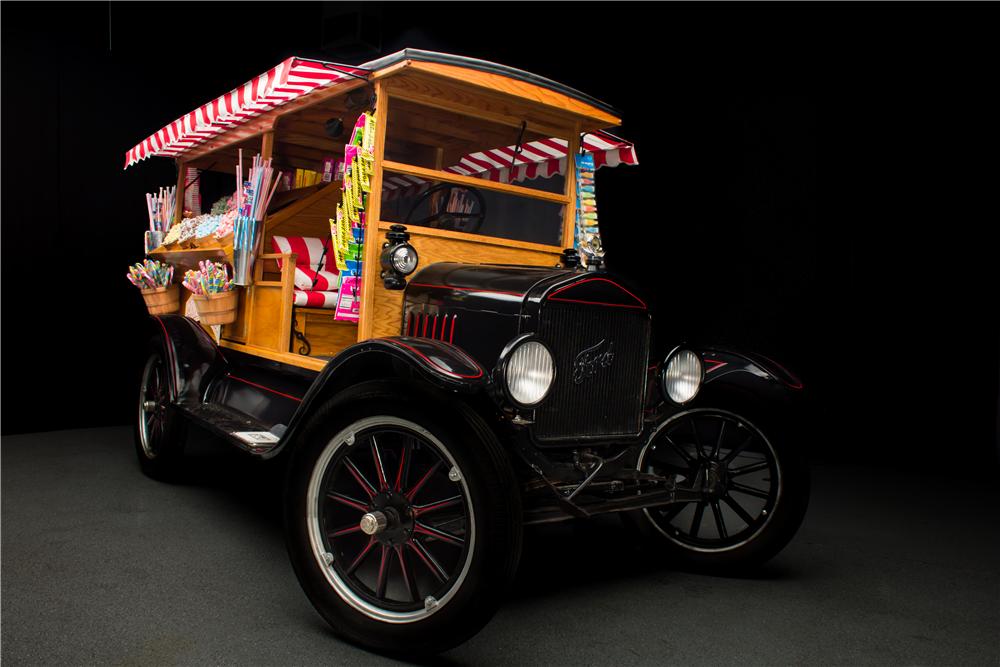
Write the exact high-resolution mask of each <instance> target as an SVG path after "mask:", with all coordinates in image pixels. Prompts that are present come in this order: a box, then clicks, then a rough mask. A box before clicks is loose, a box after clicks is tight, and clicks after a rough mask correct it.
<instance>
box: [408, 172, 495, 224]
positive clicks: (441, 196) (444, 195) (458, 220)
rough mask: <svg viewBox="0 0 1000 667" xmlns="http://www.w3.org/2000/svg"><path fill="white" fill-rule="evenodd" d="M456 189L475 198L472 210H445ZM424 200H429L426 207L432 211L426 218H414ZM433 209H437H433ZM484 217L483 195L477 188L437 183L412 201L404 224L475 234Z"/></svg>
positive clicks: (484, 204) (484, 203)
mask: <svg viewBox="0 0 1000 667" xmlns="http://www.w3.org/2000/svg"><path fill="white" fill-rule="evenodd" d="M456 190H458V191H465V192H468V193H469V194H470V195H471V196H472V198H473V199H474V200H475V202H474V205H473V207H472V211H470V212H468V213H459V212H451V211H448V210H447V207H448V203H449V202H450V201H451V197H452V193H453V192H454V191H456ZM425 201H426V202H429V203H428V208H429V209H430V210H431V211H432V212H431V214H430V215H429V216H427V217H426V218H421V219H419V220H414V219H413V217H414V214H415V213H416V212H417V211H418V210H419V209H420V207H421V206H422V205H423V203H424V202H425ZM435 209H437V210H436V211H435ZM477 209H478V210H477ZM485 219H486V202H484V201H483V195H482V194H481V193H480V192H479V190H477V189H476V188H471V187H468V186H465V185H455V184H454V183H438V184H437V185H435V186H433V187H432V188H430V189H429V190H427V191H426V192H424V193H423V194H422V195H420V197H418V198H417V201H415V202H413V206H411V207H410V211H409V213H407V214H406V223H405V224H407V225H416V226H418V227H434V228H436V229H447V230H449V231H453V232H468V233H470V234H475V233H476V232H478V231H479V228H480V227H482V226H483V220H485Z"/></svg>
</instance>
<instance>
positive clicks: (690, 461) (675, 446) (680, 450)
mask: <svg viewBox="0 0 1000 667" xmlns="http://www.w3.org/2000/svg"><path fill="white" fill-rule="evenodd" d="M663 439H664V440H666V441H667V444H668V445H670V447H671V448H673V450H674V451H675V452H677V455H678V456H680V457H681V458H682V459H684V462H685V463H687V464H688V465H689V466H692V467H693V466H694V465H695V460H694V459H693V458H691V455H690V454H688V453H687V452H686V451H684V448H683V447H681V446H680V445H678V444H677V443H676V442H674V441H673V439H672V438H671V437H670V436H668V435H664V436H663Z"/></svg>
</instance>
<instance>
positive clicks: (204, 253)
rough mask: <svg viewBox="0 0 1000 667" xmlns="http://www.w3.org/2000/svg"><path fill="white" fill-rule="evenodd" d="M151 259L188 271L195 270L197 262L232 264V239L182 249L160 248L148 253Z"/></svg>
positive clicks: (177, 247) (174, 247) (179, 247)
mask: <svg viewBox="0 0 1000 667" xmlns="http://www.w3.org/2000/svg"><path fill="white" fill-rule="evenodd" d="M149 256H150V257H152V258H153V259H157V260H160V261H161V262H167V263H169V264H173V265H175V266H183V267H185V268H189V269H197V268H198V262H201V261H203V260H206V259H208V260H213V261H222V262H227V263H229V264H232V263H233V238H232V236H230V237H229V238H228V239H223V241H216V240H215V239H212V241H210V242H208V241H207V240H205V241H203V242H202V243H201V244H199V245H196V246H193V247H190V248H183V247H181V246H180V245H177V244H174V245H172V246H160V247H159V248H156V249H155V250H153V251H151V252H150V253H149Z"/></svg>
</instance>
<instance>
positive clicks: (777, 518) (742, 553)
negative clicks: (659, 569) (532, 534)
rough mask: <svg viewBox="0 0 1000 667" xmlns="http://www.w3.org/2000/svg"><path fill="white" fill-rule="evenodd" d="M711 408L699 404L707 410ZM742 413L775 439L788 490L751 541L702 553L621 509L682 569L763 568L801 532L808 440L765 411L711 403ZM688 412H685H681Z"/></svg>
mask: <svg viewBox="0 0 1000 667" xmlns="http://www.w3.org/2000/svg"><path fill="white" fill-rule="evenodd" d="M706 407H708V406H699V409H705V408H706ZM708 409H718V410H723V411H725V412H729V413H732V414H735V415H737V416H738V417H740V418H742V419H743V420H745V421H748V422H750V423H751V424H753V425H754V426H756V427H757V429H759V430H760V431H761V433H763V434H764V436H765V437H766V438H767V440H768V441H769V442H770V443H771V445H772V447H773V450H774V453H775V459H776V461H777V464H778V466H779V468H780V470H781V479H782V490H781V494H780V495H779V497H778V500H777V502H776V504H775V506H774V509H773V511H772V514H771V519H770V520H769V521H768V522H767V524H766V525H765V526H764V527H763V528H762V529H761V530H760V531H759V532H758V533H756V534H755V535H753V536H752V537H751V538H750V539H749V541H747V542H746V543H744V544H742V545H740V546H736V547H733V548H730V549H728V550H725V551H715V552H712V551H698V550H695V549H693V548H689V547H687V546H685V545H682V544H680V543H678V542H675V541H673V540H671V539H670V538H668V537H667V536H665V535H664V534H663V533H662V532H660V531H659V530H658V529H657V528H656V526H655V525H654V524H653V522H652V520H651V519H650V518H649V517H648V516H647V515H646V514H645V513H644V512H643V511H642V510H638V511H632V512H623V513H621V515H620V516H621V518H622V521H623V523H624V524H625V526H626V527H628V528H629V529H630V530H631V531H632V532H634V533H635V534H636V535H637V536H638V537H639V538H640V539H641V541H642V542H643V543H644V544H645V545H646V546H647V547H649V548H651V549H653V550H654V551H655V552H656V553H657V555H664V556H666V557H667V558H668V559H669V561H670V562H671V564H672V565H675V566H678V567H680V568H682V569H687V570H694V571H699V572H710V573H717V574H741V573H746V572H748V571H752V570H754V569H756V568H758V567H760V566H761V565H762V564H763V563H765V562H767V561H768V560H770V559H771V558H773V557H774V556H775V555H777V554H778V553H779V552H780V551H781V550H782V549H784V548H785V546H787V545H788V543H789V541H791V539H792V538H793V537H794V536H795V533H796V532H797V531H798V529H799V526H801V524H802V520H803V519H804V518H805V514H806V509H807V507H808V505H809V487H810V482H809V466H808V464H807V461H806V458H805V456H804V453H803V449H804V448H803V447H802V442H801V441H800V439H799V438H797V437H796V436H795V431H794V430H793V429H790V428H788V427H786V426H784V425H783V424H782V422H781V421H780V420H778V419H775V418H773V417H772V418H768V417H767V416H765V415H764V414H763V413H762V412H761V411H759V410H756V411H755V410H753V409H751V408H748V407H746V406H745V405H740V404H728V405H724V406H719V405H716V406H711V407H708ZM679 414H683V413H679Z"/></svg>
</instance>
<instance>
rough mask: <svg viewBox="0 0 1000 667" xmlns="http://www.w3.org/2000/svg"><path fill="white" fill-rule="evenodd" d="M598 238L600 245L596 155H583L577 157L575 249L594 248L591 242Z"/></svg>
mask: <svg viewBox="0 0 1000 667" xmlns="http://www.w3.org/2000/svg"><path fill="white" fill-rule="evenodd" d="M595 236H597V237H598V241H597V245H598V247H599V245H600V240H599V237H600V230H599V228H598V224H597V198H596V195H595V188H594V155H593V153H583V154H581V155H577V156H576V240H575V242H574V244H573V245H574V247H575V248H577V249H580V248H581V247H592V246H593V244H592V243H591V240H592V239H593V238H594V237H595Z"/></svg>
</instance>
